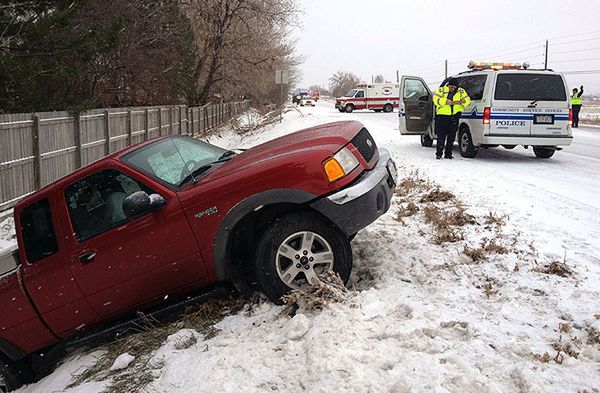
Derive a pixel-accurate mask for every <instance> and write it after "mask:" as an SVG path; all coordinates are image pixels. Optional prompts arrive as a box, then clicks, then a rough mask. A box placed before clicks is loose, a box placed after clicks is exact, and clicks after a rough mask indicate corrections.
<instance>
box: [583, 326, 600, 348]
mask: <svg viewBox="0 0 600 393" xmlns="http://www.w3.org/2000/svg"><path fill="white" fill-rule="evenodd" d="M586 331H587V334H588V338H587V343H588V344H589V345H600V330H598V329H596V328H595V327H593V326H589V327H588V328H587V330H586Z"/></svg>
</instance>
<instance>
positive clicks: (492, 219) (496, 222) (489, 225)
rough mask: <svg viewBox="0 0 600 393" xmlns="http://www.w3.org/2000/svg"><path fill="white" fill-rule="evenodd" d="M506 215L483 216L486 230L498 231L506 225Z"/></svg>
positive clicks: (490, 213)
mask: <svg viewBox="0 0 600 393" xmlns="http://www.w3.org/2000/svg"><path fill="white" fill-rule="evenodd" d="M508 218H509V217H508V215H506V214H502V215H497V214H496V213H494V212H489V213H488V214H487V215H486V216H484V218H483V219H484V221H483V222H484V224H485V228H486V229H493V228H496V229H500V228H501V227H503V226H504V225H506V220H508Z"/></svg>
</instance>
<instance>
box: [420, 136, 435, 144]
mask: <svg viewBox="0 0 600 393" xmlns="http://www.w3.org/2000/svg"><path fill="white" fill-rule="evenodd" d="M421 146H423V147H431V146H433V139H431V137H430V136H429V134H421Z"/></svg>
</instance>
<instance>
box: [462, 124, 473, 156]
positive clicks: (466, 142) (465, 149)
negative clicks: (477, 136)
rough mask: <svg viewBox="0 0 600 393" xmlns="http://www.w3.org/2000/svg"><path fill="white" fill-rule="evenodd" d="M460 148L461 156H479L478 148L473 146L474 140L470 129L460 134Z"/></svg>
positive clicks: (463, 130)
mask: <svg viewBox="0 0 600 393" xmlns="http://www.w3.org/2000/svg"><path fill="white" fill-rule="evenodd" d="M458 147H459V149H460V155H461V156H463V157H465V158H474V157H475V156H476V155H477V148H476V147H475V146H474V145H473V139H472V138H471V133H470V132H469V129H468V128H463V129H461V130H460V132H459V133H458Z"/></svg>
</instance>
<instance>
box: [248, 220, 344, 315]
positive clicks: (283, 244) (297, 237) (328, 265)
mask: <svg viewBox="0 0 600 393" xmlns="http://www.w3.org/2000/svg"><path fill="white" fill-rule="evenodd" d="M328 270H333V271H334V272H336V273H338V274H339V275H340V278H341V279H342V281H343V282H344V284H345V283H346V282H347V281H348V279H349V278H350V272H351V270H352V248H351V247H350V241H349V240H348V238H347V237H346V236H345V235H344V234H343V233H342V232H341V231H340V230H339V229H338V228H337V227H335V226H333V225H331V223H329V222H327V221H326V220H325V219H323V218H322V217H321V216H319V215H318V214H316V213H306V212H303V213H291V214H288V215H285V216H282V217H279V218H278V219H276V220H275V221H273V222H272V223H271V224H270V225H269V226H268V227H267V229H266V230H265V231H264V232H263V233H262V234H261V235H260V237H259V240H258V247H257V249H256V254H255V271H256V278H257V281H258V284H259V286H260V288H261V290H262V291H263V293H264V294H265V295H267V297H268V298H269V299H271V300H272V301H273V302H275V303H278V304H280V303H281V297H282V296H283V295H285V294H286V293H288V292H289V291H290V290H292V289H299V288H302V287H304V286H307V285H311V284H313V283H315V282H316V280H319V278H318V276H319V275H320V274H323V273H325V272H326V271H328Z"/></svg>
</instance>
